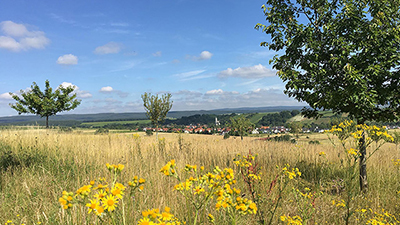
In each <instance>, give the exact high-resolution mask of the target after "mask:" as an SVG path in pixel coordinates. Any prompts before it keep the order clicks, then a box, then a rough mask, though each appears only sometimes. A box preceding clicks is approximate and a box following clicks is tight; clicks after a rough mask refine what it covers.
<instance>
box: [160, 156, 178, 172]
mask: <svg viewBox="0 0 400 225" xmlns="http://www.w3.org/2000/svg"><path fill="white" fill-rule="evenodd" d="M175 167H176V165H175V160H174V159H173V160H171V161H169V162H168V163H167V164H166V165H165V166H163V168H161V169H160V172H161V173H164V175H166V176H173V175H174V174H176V172H175Z"/></svg>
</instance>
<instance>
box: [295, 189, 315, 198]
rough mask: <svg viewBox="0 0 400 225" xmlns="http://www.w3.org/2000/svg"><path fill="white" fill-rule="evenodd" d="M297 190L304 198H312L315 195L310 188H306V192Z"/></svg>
mask: <svg viewBox="0 0 400 225" xmlns="http://www.w3.org/2000/svg"><path fill="white" fill-rule="evenodd" d="M296 191H297V192H298V193H299V194H300V195H301V196H303V197H304V198H308V199H311V198H312V197H313V194H312V193H311V190H310V188H305V189H304V192H301V191H300V190H299V189H296Z"/></svg>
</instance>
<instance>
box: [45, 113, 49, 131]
mask: <svg viewBox="0 0 400 225" xmlns="http://www.w3.org/2000/svg"><path fill="white" fill-rule="evenodd" d="M48 128H49V116H46V129H48Z"/></svg>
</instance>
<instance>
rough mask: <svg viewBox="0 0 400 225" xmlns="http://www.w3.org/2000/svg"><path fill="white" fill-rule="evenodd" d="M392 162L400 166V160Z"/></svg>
mask: <svg viewBox="0 0 400 225" xmlns="http://www.w3.org/2000/svg"><path fill="white" fill-rule="evenodd" d="M392 162H393V164H394V165H395V166H400V159H396V160H394V159H392Z"/></svg>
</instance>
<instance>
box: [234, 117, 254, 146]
mask: <svg viewBox="0 0 400 225" xmlns="http://www.w3.org/2000/svg"><path fill="white" fill-rule="evenodd" d="M230 126H231V128H232V129H233V130H234V131H236V132H238V134H239V135H240V138H241V139H242V140H243V136H244V135H245V134H246V133H247V132H248V131H249V130H251V129H252V128H253V127H254V124H253V123H251V122H250V120H249V119H247V118H246V117H244V116H243V115H241V116H239V117H237V118H231V124H230Z"/></svg>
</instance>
